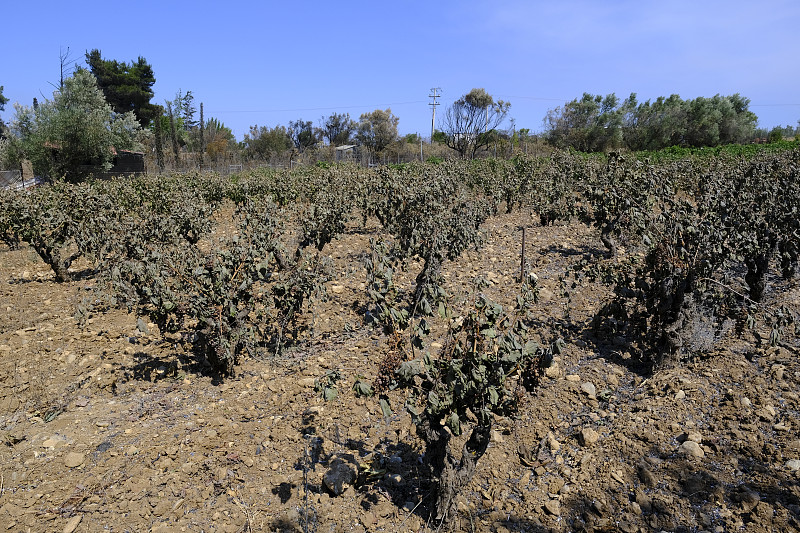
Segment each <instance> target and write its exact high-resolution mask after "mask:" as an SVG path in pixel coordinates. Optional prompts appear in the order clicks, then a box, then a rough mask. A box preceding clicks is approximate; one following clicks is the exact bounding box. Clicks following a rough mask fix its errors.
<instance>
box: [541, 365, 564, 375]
mask: <svg viewBox="0 0 800 533" xmlns="http://www.w3.org/2000/svg"><path fill="white" fill-rule="evenodd" d="M544 375H545V376H547V377H548V378H551V379H555V378H557V377H559V376H560V375H561V367H559V366H558V363H553V364H552V365H550V366H548V367H547V368H545V369H544Z"/></svg>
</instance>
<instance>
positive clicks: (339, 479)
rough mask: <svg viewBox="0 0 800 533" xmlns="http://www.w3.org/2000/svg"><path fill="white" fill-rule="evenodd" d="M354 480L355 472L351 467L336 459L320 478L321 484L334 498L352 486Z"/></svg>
mask: <svg viewBox="0 0 800 533" xmlns="http://www.w3.org/2000/svg"><path fill="white" fill-rule="evenodd" d="M355 479H356V472H355V470H354V469H353V467H352V466H350V465H349V464H348V463H346V462H345V461H343V460H342V459H339V458H337V459H334V460H333V461H331V466H330V468H329V469H328V471H327V472H325V475H324V476H323V477H322V483H323V484H324V485H325V487H326V488H327V489H328V490H329V491H331V493H332V494H333V495H334V496H339V495H341V494H342V493H343V492H344V491H345V490H347V487H348V486H349V485H352V484H353V482H354V481H355Z"/></svg>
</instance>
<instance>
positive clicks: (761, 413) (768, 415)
mask: <svg viewBox="0 0 800 533" xmlns="http://www.w3.org/2000/svg"><path fill="white" fill-rule="evenodd" d="M756 414H757V415H758V417H759V418H760V419H761V420H763V421H764V422H770V421H772V419H773V418H775V415H776V413H775V408H774V407H772V406H771V405H765V406H764V407H762V408H761V409H759V410H758V411H756Z"/></svg>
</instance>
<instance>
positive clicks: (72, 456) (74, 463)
mask: <svg viewBox="0 0 800 533" xmlns="http://www.w3.org/2000/svg"><path fill="white" fill-rule="evenodd" d="M85 460H86V456H85V455H83V454H82V453H77V452H69V453H68V454H67V455H65V456H64V465H65V466H66V467H67V468H75V467H78V466H81V465H82V464H83V462H84V461H85Z"/></svg>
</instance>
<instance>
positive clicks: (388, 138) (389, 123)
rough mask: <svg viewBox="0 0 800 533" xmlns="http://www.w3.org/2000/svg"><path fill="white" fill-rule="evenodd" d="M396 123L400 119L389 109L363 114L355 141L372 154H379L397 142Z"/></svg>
mask: <svg viewBox="0 0 800 533" xmlns="http://www.w3.org/2000/svg"><path fill="white" fill-rule="evenodd" d="M398 122H400V119H399V118H397V117H396V116H394V115H393V114H392V110H391V109H387V110H385V111H383V110H381V109H376V110H375V111H372V112H371V113H364V114H363V115H361V116H360V117H359V122H358V131H357V133H356V139H357V140H358V142H359V143H360V144H362V145H363V146H366V147H367V148H369V150H370V151H372V153H374V154H380V153H381V152H383V150H384V149H385V148H386V147H387V146H389V145H390V144H391V143H393V142H394V141H395V140H397V124H398Z"/></svg>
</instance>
